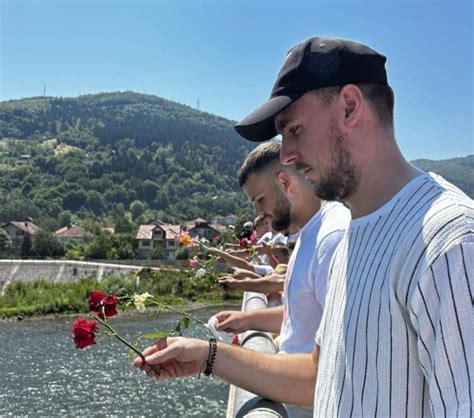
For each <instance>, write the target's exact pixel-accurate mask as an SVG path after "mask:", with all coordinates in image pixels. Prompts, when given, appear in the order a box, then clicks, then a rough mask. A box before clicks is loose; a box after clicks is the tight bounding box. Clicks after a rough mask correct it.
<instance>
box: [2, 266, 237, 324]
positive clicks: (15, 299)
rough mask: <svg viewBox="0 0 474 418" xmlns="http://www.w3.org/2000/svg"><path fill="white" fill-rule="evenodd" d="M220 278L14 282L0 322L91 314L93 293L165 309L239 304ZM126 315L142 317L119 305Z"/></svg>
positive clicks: (181, 274) (185, 275)
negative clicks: (148, 298) (140, 297)
mask: <svg viewBox="0 0 474 418" xmlns="http://www.w3.org/2000/svg"><path fill="white" fill-rule="evenodd" d="M216 278H217V274H216V273H214V272H207V273H206V274H205V275H204V276H202V277H196V276H195V275H194V273H192V272H189V271H186V270H183V271H143V272H140V274H138V275H128V276H119V277H118V276H114V275H111V276H108V277H105V278H104V279H103V280H101V281H100V282H97V281H96V280H93V279H91V278H87V279H82V280H79V281H77V282H73V283H56V282H54V281H52V280H44V279H42V280H35V281H32V282H13V283H11V284H10V285H9V286H8V288H7V289H6V291H5V295H4V296H1V297H0V319H2V320H9V319H26V318H31V317H33V318H35V317H41V318H44V317H60V316H69V315H76V314H81V313H86V312H88V307H87V300H88V298H89V294H90V292H91V290H93V289H98V290H102V291H103V292H104V293H105V294H116V295H119V296H121V295H122V296H123V295H133V294H141V293H144V292H148V293H150V294H152V295H154V297H155V299H156V300H157V301H158V302H159V303H162V304H164V305H169V306H179V307H180V309H182V310H195V309H200V308H205V307H209V306H213V307H214V306H219V305H228V304H229V303H230V304H232V303H233V302H235V303H236V304H239V303H240V301H241V298H240V296H239V295H231V294H228V293H227V292H224V291H223V290H221V289H220V288H218V287H217V285H216ZM120 309H121V311H122V312H123V314H125V315H131V316H134V315H138V314H140V313H139V312H138V311H137V310H136V309H135V308H134V307H131V306H126V305H124V304H121V305H120Z"/></svg>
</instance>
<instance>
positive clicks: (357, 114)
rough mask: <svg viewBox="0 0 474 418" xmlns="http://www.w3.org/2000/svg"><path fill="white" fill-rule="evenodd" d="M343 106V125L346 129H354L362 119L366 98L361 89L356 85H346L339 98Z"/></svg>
mask: <svg viewBox="0 0 474 418" xmlns="http://www.w3.org/2000/svg"><path fill="white" fill-rule="evenodd" d="M338 100H339V105H340V106H341V110H342V111H341V116H342V123H343V124H344V125H345V126H346V127H352V126H354V125H355V124H356V123H358V122H359V121H360V119H361V117H362V112H363V102H364V97H363V95H362V92H361V91H360V89H359V87H357V86H355V85H354V84H347V85H345V86H344V87H343V88H342V90H341V92H340V94H339V96H338Z"/></svg>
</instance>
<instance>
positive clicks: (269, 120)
mask: <svg viewBox="0 0 474 418" xmlns="http://www.w3.org/2000/svg"><path fill="white" fill-rule="evenodd" d="M300 96H301V94H300V95H291V96H276V97H273V98H271V99H269V100H268V101H267V102H266V103H264V104H263V105H262V106H260V107H259V108H257V109H256V110H254V111H253V112H252V113H251V114H250V115H248V116H247V117H246V118H245V119H242V120H241V121H240V122H239V123H238V124H237V125H235V126H234V128H235V130H236V131H237V133H238V134H239V135H241V136H243V137H244V138H245V139H248V140H249V141H254V142H263V141H268V140H269V139H272V138H273V137H275V136H276V135H277V131H276V129H275V116H276V115H277V114H278V113H280V112H281V111H282V110H284V109H285V108H287V107H288V106H289V105H291V104H292V103H293V102H294V101H295V100H297V99H298V98H299V97H300Z"/></svg>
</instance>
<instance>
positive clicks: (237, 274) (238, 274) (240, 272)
mask: <svg viewBox="0 0 474 418" xmlns="http://www.w3.org/2000/svg"><path fill="white" fill-rule="evenodd" d="M232 276H233V278H234V279H236V280H242V279H246V278H260V277H262V276H260V275H258V274H257V273H255V272H253V271H249V270H244V269H239V268H236V269H235V270H234V274H233V275H232Z"/></svg>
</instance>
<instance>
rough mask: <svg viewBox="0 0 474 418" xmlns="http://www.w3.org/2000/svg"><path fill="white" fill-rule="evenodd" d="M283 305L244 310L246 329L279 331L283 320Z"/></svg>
mask: <svg viewBox="0 0 474 418" xmlns="http://www.w3.org/2000/svg"><path fill="white" fill-rule="evenodd" d="M283 313H284V307H283V305H281V306H276V307H274V308H265V309H256V310H254V311H249V312H246V314H247V318H248V329H252V330H255V331H266V332H280V330H281V323H282V322H283Z"/></svg>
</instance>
